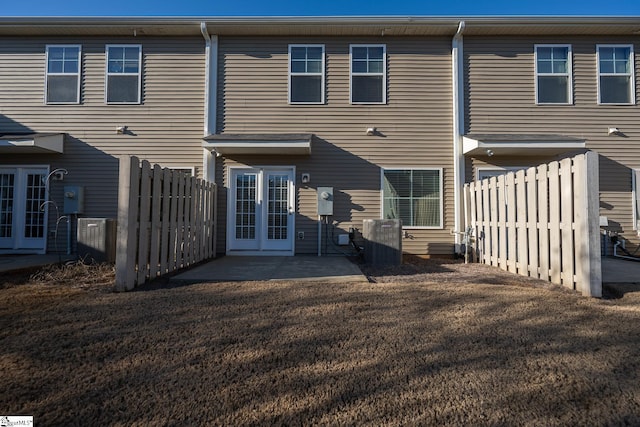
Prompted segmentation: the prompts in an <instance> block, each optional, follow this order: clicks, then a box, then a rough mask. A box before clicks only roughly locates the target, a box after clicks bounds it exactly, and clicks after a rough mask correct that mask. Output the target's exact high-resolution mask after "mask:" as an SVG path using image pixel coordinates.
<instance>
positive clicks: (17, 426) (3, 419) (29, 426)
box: [0, 415, 33, 427]
mask: <svg viewBox="0 0 640 427" xmlns="http://www.w3.org/2000/svg"><path fill="white" fill-rule="evenodd" d="M0 427H33V416H32V415H0Z"/></svg>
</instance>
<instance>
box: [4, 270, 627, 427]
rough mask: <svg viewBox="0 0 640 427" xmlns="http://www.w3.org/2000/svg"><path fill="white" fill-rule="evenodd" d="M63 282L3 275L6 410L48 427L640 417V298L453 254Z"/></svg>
mask: <svg viewBox="0 0 640 427" xmlns="http://www.w3.org/2000/svg"><path fill="white" fill-rule="evenodd" d="M43 274H44V273H43ZM46 274H50V275H49V276H46ZM46 274H45V276H46V277H45V276H38V277H36V278H35V279H36V280H35V281H34V280H32V279H30V276H29V275H23V277H22V278H20V277H17V276H11V277H8V276H4V277H2V276H0V284H2V285H1V286H0V319H1V322H2V323H1V324H0V325H1V328H0V349H1V350H0V367H1V370H2V383H3V392H2V393H1V394H0V412H2V413H6V414H32V415H34V416H35V417H34V419H35V422H36V423H37V424H38V425H52V424H53V425H167V424H173V425H183V424H184V425H205V424H209V425H216V424H217V425H238V424H252V425H255V424H261V425H262V424H276V425H280V424H330V425H344V424H347V425H361V424H365V425H366V424H368V425H404V424H421V425H434V424H439V425H440V424H448V425H492V426H495V425H505V426H507V425H532V426H533V425H535V426H538V425H545V426H554V425H598V426H600V425H639V424H640V298H638V296H639V295H640V292H638V291H640V289H635V288H628V289H626V290H624V291H623V292H621V293H619V294H618V295H617V296H618V298H617V299H608V300H595V299H588V298H584V297H581V296H578V295H576V294H575V293H573V292H570V291H565V290H562V289H557V288H554V287H552V286H549V285H546V284H542V283H541V282H537V281H533V280H528V279H521V278H518V277H516V276H512V275H509V274H507V273H503V272H501V271H498V270H494V269H491V268H488V267H485V266H478V265H469V266H465V265H464V264H458V263H443V262H436V261H419V262H414V263H412V264H408V265H404V266H402V267H398V268H395V269H388V270H385V271H374V270H371V269H369V270H367V271H366V274H367V275H368V276H369V277H370V278H371V279H372V280H373V281H375V282H373V283H368V284H359V285H354V284H335V283H334V284H323V283H266V282H264V283H263V282H255V283H212V284H199V285H191V286H183V287H174V288H171V287H168V286H166V285H162V284H160V285H158V284H155V285H153V286H147V287H145V288H144V289H143V290H142V291H138V292H132V293H127V294H117V293H111V292H109V291H108V290H109V287H108V285H106V283H108V280H106V281H105V280H102V279H101V280H98V281H97V282H96V280H95V279H96V278H97V277H102V278H103V279H104V278H106V277H109V273H108V272H106V273H105V272H104V271H102V272H97V273H96V274H94V275H91V274H89V276H91V278H90V279H88V280H87V279H85V278H83V277H82V275H80V276H74V275H73V274H71V277H73V279H71V280H70V279H68V278H65V277H68V276H69V274H70V273H69V272H65V275H63V276H56V275H55V274H56V272H55V271H53V272H49V273H46ZM43 277H45V278H43ZM85 282H91V283H85Z"/></svg>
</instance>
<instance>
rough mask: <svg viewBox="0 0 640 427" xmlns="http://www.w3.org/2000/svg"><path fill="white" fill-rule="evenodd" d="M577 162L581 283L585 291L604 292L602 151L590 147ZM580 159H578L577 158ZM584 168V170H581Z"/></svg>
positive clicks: (600, 294)
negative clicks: (599, 153) (600, 158)
mask: <svg viewBox="0 0 640 427" xmlns="http://www.w3.org/2000/svg"><path fill="white" fill-rule="evenodd" d="M581 160H582V162H580V163H581V165H580V166H578V165H577V164H576V166H577V167H576V176H575V179H576V181H578V180H579V185H577V186H576V187H577V188H581V190H578V191H576V201H575V203H576V223H577V224H576V235H577V236H580V238H579V239H578V241H577V244H576V264H577V266H576V273H577V285H578V286H579V288H580V290H581V291H582V295H586V296H591V297H598V298H599V297H601V296H602V270H601V267H602V266H601V262H602V260H601V258H600V226H599V215H600V197H599V192H600V186H599V183H598V179H599V167H598V154H597V153H595V152H593V151H588V152H587V153H586V154H584V158H583V159H581ZM576 163H577V162H576ZM578 172H580V173H578Z"/></svg>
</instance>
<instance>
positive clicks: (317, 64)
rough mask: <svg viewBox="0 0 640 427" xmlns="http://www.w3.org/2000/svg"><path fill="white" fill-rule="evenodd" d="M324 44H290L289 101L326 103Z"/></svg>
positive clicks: (292, 102) (294, 102)
mask: <svg viewBox="0 0 640 427" xmlns="http://www.w3.org/2000/svg"><path fill="white" fill-rule="evenodd" d="M324 68H325V67H324V45H321V44H314V45H295V44H292V45H289V103H291V104H323V103H324V85H325V83H324Z"/></svg>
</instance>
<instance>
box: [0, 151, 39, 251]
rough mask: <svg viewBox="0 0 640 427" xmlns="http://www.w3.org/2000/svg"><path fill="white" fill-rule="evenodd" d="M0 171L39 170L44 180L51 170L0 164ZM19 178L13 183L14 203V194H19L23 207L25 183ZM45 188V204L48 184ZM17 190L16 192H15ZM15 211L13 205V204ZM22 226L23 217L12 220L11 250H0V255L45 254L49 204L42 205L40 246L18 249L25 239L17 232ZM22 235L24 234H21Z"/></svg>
mask: <svg viewBox="0 0 640 427" xmlns="http://www.w3.org/2000/svg"><path fill="white" fill-rule="evenodd" d="M0 169H8V170H11V169H13V170H14V171H17V170H18V169H39V170H41V171H44V177H45V179H46V178H47V177H48V176H49V172H50V170H51V166H50V165H48V164H0ZM22 178H23V177H20V178H19V179H17V180H16V181H14V186H15V190H14V203H15V200H16V193H17V194H19V197H21V198H22V200H21V201H20V205H22V206H23V205H24V203H25V202H26V196H25V195H24V191H25V190H26V182H25V181H24V180H23V179H22ZM44 187H45V195H44V199H45V202H46V201H48V200H49V195H50V188H49V183H48V182H44ZM16 190H17V191H16ZM14 209H15V204H14ZM21 215H22V216H24V212H21ZM23 226H24V217H20V216H17V219H16V218H14V221H13V224H12V232H13V233H14V236H13V248H0V254H46V253H47V246H48V235H49V204H48V203H47V204H45V205H44V223H43V236H42V246H39V247H27V246H26V245H25V246H24V247H19V246H18V244H19V243H20V242H23V241H24V240H25V239H26V238H25V237H24V236H22V237H20V236H18V231H19V230H20V228H21V227H23ZM23 233H24V232H23Z"/></svg>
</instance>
